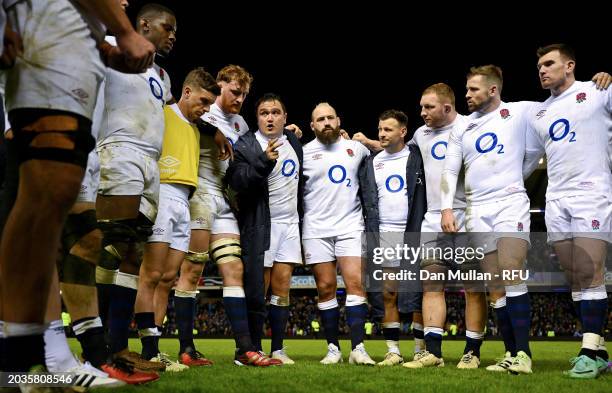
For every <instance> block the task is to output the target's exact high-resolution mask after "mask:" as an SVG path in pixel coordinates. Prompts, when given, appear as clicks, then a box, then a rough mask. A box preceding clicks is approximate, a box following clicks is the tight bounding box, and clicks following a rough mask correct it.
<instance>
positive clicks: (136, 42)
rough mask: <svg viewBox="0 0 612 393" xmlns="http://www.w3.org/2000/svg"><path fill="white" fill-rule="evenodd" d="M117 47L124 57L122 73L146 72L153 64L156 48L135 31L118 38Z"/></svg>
mask: <svg viewBox="0 0 612 393" xmlns="http://www.w3.org/2000/svg"><path fill="white" fill-rule="evenodd" d="M117 46H118V47H119V50H120V53H121V55H122V57H123V66H124V70H122V72H132V73H141V72H145V71H146V70H147V68H149V67H150V66H151V65H152V64H153V59H154V56H155V46H153V44H152V43H151V42H149V41H148V40H147V39H146V38H144V37H143V36H141V35H140V34H138V33H136V32H135V31H131V32H128V33H126V34H124V35H122V36H119V37H117ZM109 65H110V66H111V67H112V64H109ZM125 70H127V71H125Z"/></svg>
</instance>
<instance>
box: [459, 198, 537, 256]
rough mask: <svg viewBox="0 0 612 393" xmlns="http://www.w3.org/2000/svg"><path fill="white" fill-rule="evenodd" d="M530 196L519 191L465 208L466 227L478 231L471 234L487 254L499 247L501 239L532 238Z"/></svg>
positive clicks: (526, 239)
mask: <svg viewBox="0 0 612 393" xmlns="http://www.w3.org/2000/svg"><path fill="white" fill-rule="evenodd" d="M530 225H531V217H530V215H529V198H528V197H527V195H525V194H515V195H512V196H510V197H508V198H505V199H502V200H499V201H493V202H489V203H483V204H481V205H471V206H468V207H467V208H466V210H465V229H466V231H467V232H475V235H474V236H470V238H471V241H473V242H474V243H475V245H477V246H483V247H484V249H485V253H489V252H491V251H495V250H496V249H497V239H498V238H500V237H514V238H518V239H523V240H525V241H527V243H529V244H530V243H531V242H530V240H529V227H530Z"/></svg>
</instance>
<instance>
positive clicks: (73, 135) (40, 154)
mask: <svg viewBox="0 0 612 393" xmlns="http://www.w3.org/2000/svg"><path fill="white" fill-rule="evenodd" d="M9 116H10V123H11V125H12V127H13V130H14V132H15V142H16V144H15V146H16V148H17V151H18V155H19V163H20V164H21V163H23V162H25V161H28V160H50V161H57V162H65V163H69V164H75V165H78V166H80V167H82V168H85V167H87V156H88V154H89V152H90V151H91V150H92V149H93V147H94V145H95V141H94V138H93V137H92V136H91V121H90V120H89V119H87V118H85V117H83V116H80V115H77V114H74V113H68V112H63V111H57V110H45V109H17V110H13V111H11V113H10V114H9ZM32 119H34V120H32Z"/></svg>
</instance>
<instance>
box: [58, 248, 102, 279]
mask: <svg viewBox="0 0 612 393" xmlns="http://www.w3.org/2000/svg"><path fill="white" fill-rule="evenodd" d="M57 270H58V275H59V281H60V282H61V283H64V284H78V285H86V286H88V287H93V286H95V285H96V266H95V265H94V264H93V263H91V262H89V261H86V260H85V259H83V258H80V257H77V256H76V255H72V254H66V255H65V256H64V258H63V260H62V261H61V263H60V264H59V266H58V269H57Z"/></svg>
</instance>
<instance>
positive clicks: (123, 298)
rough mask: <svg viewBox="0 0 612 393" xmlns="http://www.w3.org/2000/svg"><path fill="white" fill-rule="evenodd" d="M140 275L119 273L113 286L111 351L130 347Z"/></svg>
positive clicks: (110, 332)
mask: <svg viewBox="0 0 612 393" xmlns="http://www.w3.org/2000/svg"><path fill="white" fill-rule="evenodd" d="M137 289H138V276H135V275H133V274H127V273H123V272H119V273H117V283H116V284H115V285H113V286H112V288H111V298H110V306H109V323H108V330H109V336H110V349H111V353H113V354H114V353H117V352H120V351H122V350H124V349H126V348H127V347H128V337H129V327H130V322H131V321H132V315H133V314H134V302H135V301H136V292H137Z"/></svg>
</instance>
